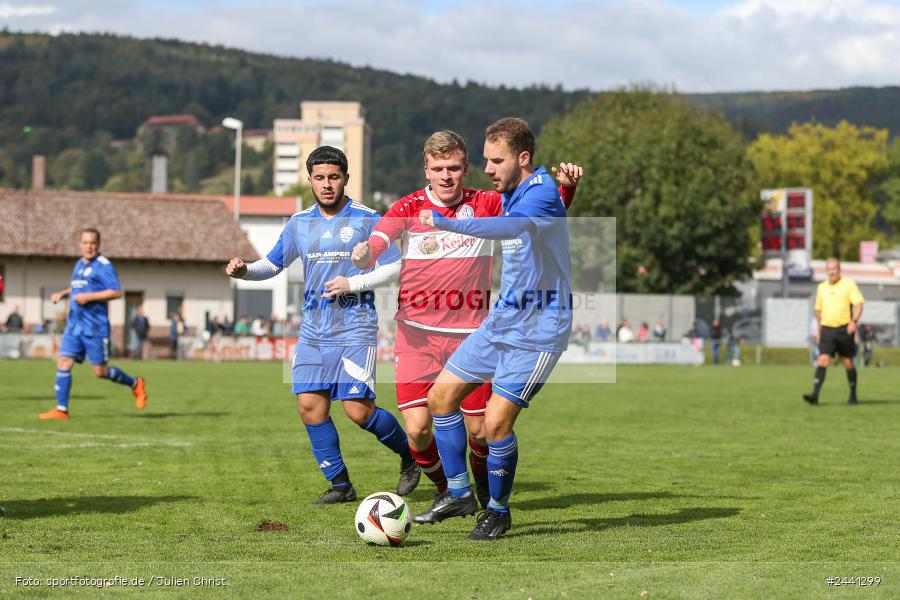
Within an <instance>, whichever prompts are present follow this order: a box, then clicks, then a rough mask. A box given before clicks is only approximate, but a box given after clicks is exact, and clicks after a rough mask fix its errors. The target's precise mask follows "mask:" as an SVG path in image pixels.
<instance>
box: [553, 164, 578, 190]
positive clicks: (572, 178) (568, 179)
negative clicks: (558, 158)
mask: <svg viewBox="0 0 900 600" xmlns="http://www.w3.org/2000/svg"><path fill="white" fill-rule="evenodd" d="M550 170H551V171H553V176H554V177H556V181H557V182H559V185H561V186H563V187H567V188H573V187H575V186H577V185H578V180H579V179H581V176H582V175H584V169H582V168H581V167H580V166H579V165H576V164H575V163H566V162H561V163H559V167H550Z"/></svg>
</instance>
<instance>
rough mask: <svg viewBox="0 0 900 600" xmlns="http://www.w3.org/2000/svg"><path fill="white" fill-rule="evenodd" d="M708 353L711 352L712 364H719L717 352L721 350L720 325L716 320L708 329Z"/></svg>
mask: <svg viewBox="0 0 900 600" xmlns="http://www.w3.org/2000/svg"><path fill="white" fill-rule="evenodd" d="M709 342H710V352H712V360H713V364H714V365H717V364H719V360H720V359H719V350H720V349H721V348H722V323H720V322H719V320H718V319H713V322H712V327H710V329H709Z"/></svg>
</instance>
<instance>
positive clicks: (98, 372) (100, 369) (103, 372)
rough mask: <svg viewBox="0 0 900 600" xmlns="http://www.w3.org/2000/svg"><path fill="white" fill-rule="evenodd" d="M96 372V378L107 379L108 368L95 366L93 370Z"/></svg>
mask: <svg viewBox="0 0 900 600" xmlns="http://www.w3.org/2000/svg"><path fill="white" fill-rule="evenodd" d="M91 370H93V371H94V376H95V377H99V378H101V379H102V378H104V377H106V367H103V366H94V367H92V368H91Z"/></svg>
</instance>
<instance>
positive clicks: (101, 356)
mask: <svg viewBox="0 0 900 600" xmlns="http://www.w3.org/2000/svg"><path fill="white" fill-rule="evenodd" d="M59 355H60V356H68V357H70V358H74V359H75V362H77V363H82V362H84V357H85V355H87V359H88V361H90V363H91V364H92V365H105V364H106V363H108V362H109V338H108V337H100V336H96V335H76V334H74V333H63V337H62V342H60V344H59Z"/></svg>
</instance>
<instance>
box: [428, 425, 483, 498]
mask: <svg viewBox="0 0 900 600" xmlns="http://www.w3.org/2000/svg"><path fill="white" fill-rule="evenodd" d="M432 418H433V419H434V439H435V441H436V442H437V447H438V452H439V453H440V455H441V462H442V463H443V465H444V474H445V475H446V476H447V491H449V492H450V495H451V496H457V497H459V496H465V495H466V494H468V493H469V492H471V491H472V488H471V483H470V482H469V467H468V465H467V464H466V447H467V446H468V435H467V434H466V424H465V421H463V414H462V411H461V410H457V411H456V412H452V413H450V414H449V415H432ZM489 464H490V463H489Z"/></svg>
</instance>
